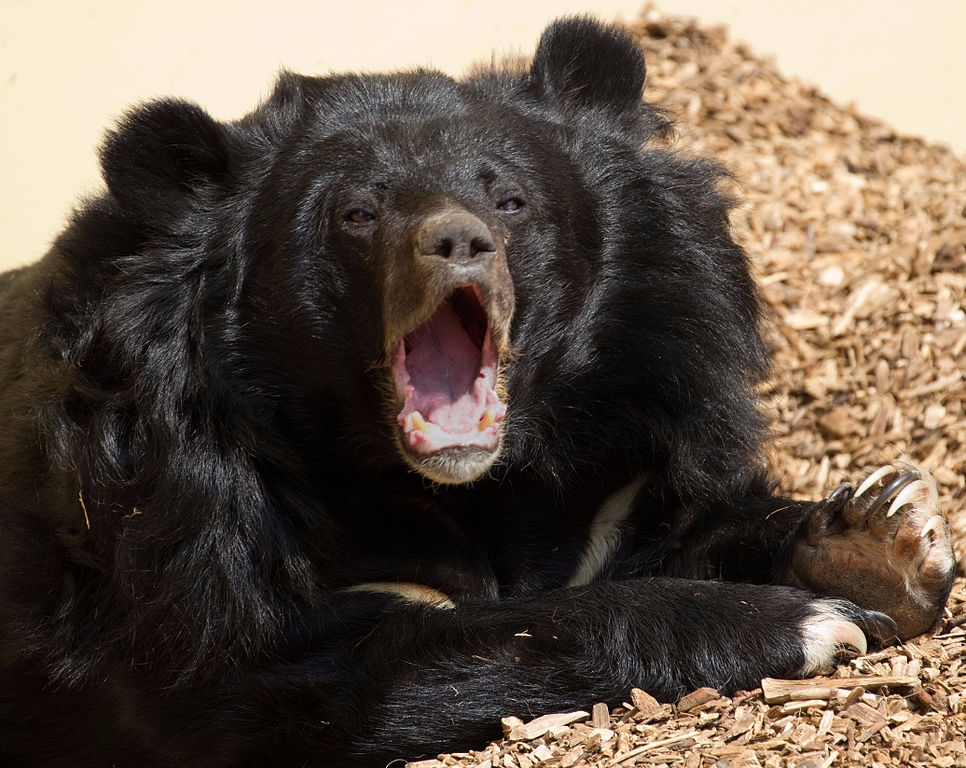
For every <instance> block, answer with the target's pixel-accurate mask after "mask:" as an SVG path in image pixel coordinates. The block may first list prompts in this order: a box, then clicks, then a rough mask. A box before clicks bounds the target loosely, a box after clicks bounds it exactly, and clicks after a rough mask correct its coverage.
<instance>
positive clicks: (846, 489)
mask: <svg viewBox="0 0 966 768" xmlns="http://www.w3.org/2000/svg"><path fill="white" fill-rule="evenodd" d="M852 495H853V494H852V483H842V485H840V486H839V487H838V488H836V489H835V490H834V491H832V492H831V493H830V494H829V495H828V496H827V497H826V499H825V501H826V503H828V504H844V503H845V502H847V501H848V500H849V499H851V498H852Z"/></svg>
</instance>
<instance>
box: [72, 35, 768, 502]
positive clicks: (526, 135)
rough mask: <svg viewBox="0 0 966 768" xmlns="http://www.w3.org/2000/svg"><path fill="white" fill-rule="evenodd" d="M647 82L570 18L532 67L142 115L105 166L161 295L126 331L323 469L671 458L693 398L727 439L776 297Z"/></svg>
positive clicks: (319, 84)
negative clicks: (227, 108)
mask: <svg viewBox="0 0 966 768" xmlns="http://www.w3.org/2000/svg"><path fill="white" fill-rule="evenodd" d="M644 75H645V68H644V61H643V58H642V55H641V52H640V49H639V47H638V45H637V44H636V43H635V42H634V41H633V40H632V39H631V38H630V37H629V36H628V35H627V34H626V33H625V32H623V31H622V30H620V29H617V28H613V27H607V26H602V25H599V24H597V23H596V22H593V21H590V20H588V19H583V18H574V19H565V20H562V21H559V22H556V23H555V24H553V25H551V26H550V27H549V28H548V29H547V30H546V32H545V33H544V35H543V37H542V39H541V41H540V43H539V45H538V48H537V51H536V54H535V56H534V59H533V60H532V62H531V63H530V64H529V66H527V67H524V68H516V67H514V66H510V65H507V66H506V67H504V68H501V67H491V68H486V69H482V70H480V71H477V72H475V73H474V74H472V75H471V76H469V77H467V78H466V79H464V80H454V79H451V78H449V77H446V76H444V75H442V74H440V73H437V72H431V71H414V72H407V73H398V74H390V75H368V74H361V75H333V76H327V77H303V76H298V75H294V74H288V73H286V74H283V75H282V76H281V77H280V79H279V81H278V83H277V85H276V88H275V90H274V92H273V94H272V95H271V96H270V97H269V98H268V99H267V100H266V101H265V102H264V103H263V104H262V105H261V106H260V107H259V108H258V109H256V110H255V111H254V112H253V113H251V114H250V115H248V116H246V117H245V118H243V119H241V120H239V121H237V122H234V123H222V122H218V121H216V120H214V119H212V118H211V117H209V116H208V115H207V114H206V113H204V112H203V111H202V110H200V109H199V108H197V107H194V106H192V105H188V104H185V103H183V102H177V101H161V102H156V103H154V104H149V105H147V106H144V107H141V108H139V109H137V110H136V111H134V112H133V113H132V114H131V115H130V116H129V117H128V118H127V120H126V121H124V122H123V123H122V124H121V126H120V127H119V128H118V129H117V131H115V132H114V133H113V134H112V135H111V136H110V137H109V139H108V142H107V143H106V145H105V148H104V150H103V154H102V163H103V166H104V172H105V178H106V181H107V184H108V188H109V191H110V195H109V196H108V198H106V199H107V201H108V203H105V204H104V205H107V206H108V207H110V208H111V211H112V213H111V216H115V215H116V213H117V211H120V212H121V214H122V216H123V218H124V221H125V222H127V226H128V227H129V229H130V231H129V233H128V236H127V239H128V240H129V241H130V243H127V242H125V244H124V245H123V246H122V247H123V248H125V249H128V251H136V252H137V255H136V257H134V256H132V257H130V258H128V257H125V259H123V261H124V266H123V267H122V269H121V270H120V272H121V273H123V274H124V275H125V276H127V277H129V278H130V284H131V286H135V285H136V286H137V287H136V290H137V291H140V292H141V295H142V298H143V299H144V300H143V301H141V302H140V303H138V302H133V301H132V302H131V303H130V306H131V307H132V310H131V312H132V315H133V314H135V312H136V317H134V316H132V318H131V322H130V323H129V324H127V325H126V326H125V327H127V328H129V329H131V328H136V329H137V330H136V331H132V333H135V334H140V335H141V336H143V337H144V339H143V341H138V339H135V338H133V337H131V336H129V337H128V338H127V339H125V340H123V341H122V342H119V343H123V344H125V345H127V346H128V347H129V348H130V349H132V350H135V349H137V350H149V349H150V348H151V341H150V338H149V337H150V336H151V334H152V333H153V334H160V335H163V336H165V337H166V338H169V339H170V338H172V337H177V338H179V339H181V340H182V342H183V354H181V355H180V356H179V355H174V354H172V352H171V345H170V343H169V345H168V348H167V350H166V351H165V355H164V356H163V358H159V362H158V364H157V365H156V366H155V368H157V371H156V372H155V376H156V378H157V379H158V380H162V381H163V380H165V377H166V376H167V378H168V380H169V381H172V382H174V381H182V384H181V385H180V386H181V390H182V394H181V395H179V397H184V392H187V391H188V390H189V389H190V388H193V391H194V392H196V393H204V396H205V397H208V398H210V399H211V401H212V402H214V401H215V399H219V400H218V401H219V402H221V406H220V407H219V408H218V413H219V416H218V418H219V419H223V420H225V421H226V423H227V422H232V423H234V424H236V426H237V428H235V429H232V430H230V432H231V434H233V435H234V436H235V437H236V439H238V440H243V441H249V442H250V444H251V448H250V449H246V450H249V451H250V452H252V453H254V452H255V451H258V452H261V454H262V455H267V454H270V453H272V452H273V451H274V453H273V454H272V455H274V456H275V457H276V458H277V459H278V461H281V462H286V461H287V462H289V463H290V464H291V461H294V459H291V457H293V456H297V457H298V460H299V461H300V462H301V466H306V465H308V466H313V467H322V466H325V467H329V468H330V469H334V470H335V471H337V468H338V467H339V466H346V467H348V466H350V465H352V464H353V463H355V464H356V465H357V466H366V467H367V468H369V469H372V468H373V467H377V468H378V467H382V468H392V467H400V466H408V467H409V468H411V469H414V470H416V471H417V472H418V473H420V474H421V475H422V476H424V477H425V478H428V479H429V480H431V481H433V482H435V483H440V484H461V483H468V482H472V481H475V480H477V479H479V478H481V477H482V476H484V475H486V474H487V473H488V471H489V470H490V468H491V467H493V466H494V464H495V463H496V462H497V461H498V460H499V459H500V458H501V456H502V458H503V464H504V465H505V466H507V465H512V466H516V467H527V466H534V467H536V468H537V471H538V472H542V473H544V474H549V475H551V476H557V475H562V474H563V473H564V472H573V468H574V467H576V466H578V465H580V464H581V462H586V463H587V465H592V464H596V465H598V466H599V465H601V464H602V463H606V462H608V461H610V460H611V459H612V458H613V457H614V456H618V457H620V458H619V460H620V461H626V464H627V466H628V467H635V466H640V465H641V462H642V461H644V460H647V461H653V460H654V456H656V455H659V454H660V455H663V456H664V457H665V458H666V457H668V456H671V454H672V453H673V451H674V449H673V448H670V447H666V446H663V444H660V443H661V441H662V440H664V439H665V438H664V437H663V436H662V434H663V433H661V432H660V430H663V429H664V428H663V427H656V426H655V424H658V423H660V424H665V423H667V420H668V419H669V418H670V419H676V418H679V417H678V416H677V415H676V414H678V413H680V423H681V425H683V426H682V427H681V428H680V429H681V431H682V432H683V430H686V429H690V427H689V426H688V424H689V422H688V420H689V419H690V420H692V421H693V422H694V431H695V432H702V433H704V434H711V433H713V434H724V433H725V432H726V431H727V429H730V428H731V427H730V425H725V426H721V425H712V426H711V427H710V428H709V427H708V422H709V421H713V420H715V419H717V418H718V417H717V415H716V414H717V413H719V412H720V409H719V408H718V407H717V406H716V405H715V398H720V399H729V400H734V399H735V397H744V396H745V394H746V393H744V392H743V390H741V391H738V392H737V395H736V394H735V393H734V392H731V391H730V390H728V387H729V386H730V384H729V383H728V382H732V383H735V382H737V383H736V386H738V388H739V390H740V389H741V387H743V386H744V379H745V378H746V376H745V374H744V373H739V374H738V375H737V376H736V375H735V374H734V371H735V370H741V371H744V370H746V369H747V368H749V367H751V368H754V367H755V366H759V367H760V366H761V365H762V362H761V361H762V360H763V359H764V354H763V352H762V350H761V345H760V339H758V337H757V335H756V330H755V328H756V325H755V323H756V316H757V315H756V313H757V304H756V303H755V299H754V290H753V288H752V287H751V284H750V281H749V278H748V275H747V266H746V263H745V260H744V255H743V254H742V253H741V251H740V249H738V248H737V247H736V246H735V245H734V243H733V241H732V240H731V238H730V235H729V234H728V223H727V213H728V208H729V201H728V200H727V199H725V198H724V197H722V196H721V195H719V194H718V193H717V192H716V191H715V189H714V180H715V179H716V178H718V177H719V176H720V175H721V174H720V170H719V169H718V168H717V167H716V166H714V165H713V164H704V165H702V164H701V163H700V162H697V161H688V162H678V161H677V160H675V159H673V154H672V153H669V152H667V151H666V150H663V149H659V150H655V151H642V147H643V146H644V145H645V144H646V143H647V142H648V140H649V139H651V138H653V137H654V136H655V135H657V134H663V133H665V132H666V131H667V130H668V123H667V121H666V120H665V118H664V117H663V115H662V113H661V112H660V111H659V110H656V109H654V108H653V107H650V106H649V105H647V104H645V103H644V102H642V99H641V94H642V90H643V86H644ZM102 207H104V206H103V205H102ZM90 215H91V216H93V215H94V214H93V213H91V214H90ZM115 228H117V227H116V226H115ZM117 239H118V238H117V237H116V236H115V240H117ZM138 275H139V277H138ZM136 277H138V279H137V280H136V279H135V278H136ZM145 277H146V279H143V278H145ZM177 279H180V280H183V281H184V282H183V284H182V286H181V287H180V288H179V289H178V290H177V291H176V292H175V291H172V290H170V289H169V290H168V293H166V294H164V293H163V292H162V291H160V289H159V288H158V286H159V285H160V283H162V282H164V281H168V282H169V283H170V282H172V281H174V280H177ZM131 290H135V288H134V287H132V289H131ZM152 290H154V291H155V293H151V291H152ZM702 292H703V293H702ZM159 296H163V300H160V299H158V297H159ZM736 312H737V313H739V314H741V315H743V317H744V318H745V322H744V323H734V324H729V325H728V327H727V328H715V329H713V330H709V328H711V326H715V325H719V326H720V322H719V321H720V319H721V317H726V316H729V315H733V314H734V313H736ZM159 337H160V336H159ZM672 350H673V351H672ZM137 354H142V352H137ZM192 360H193V361H194V362H193V363H192V362H190V361H192ZM164 366H167V367H166V368H165V367H164ZM186 366H187V367H188V368H191V369H192V370H193V371H194V374H192V375H193V376H194V380H193V381H188V380H187V377H186V374H184V373H183V371H184V370H185V367H186ZM715 366H718V368H715ZM726 369H727V370H726ZM722 382H724V383H723V384H722ZM197 397H198V398H200V397H201V395H200V394H199V395H197ZM146 399H149V398H146ZM154 399H155V400H157V399H158V396H157V394H155V395H154ZM168 399H169V400H171V399H173V398H168ZM705 402H706V403H707V408H706V410H702V408H703V406H702V405H701V404H702V403H705ZM695 403H698V405H695ZM149 407H150V406H149ZM212 408H214V406H212ZM748 411H749V413H748V419H747V420H748V423H751V421H754V418H755V417H754V414H753V411H754V408H753V407H752V406H750V405H749V406H748ZM702 419H704V421H702ZM676 429H677V427H676ZM622 433H626V434H627V435H628V439H627V440H626V443H625V444H624V445H620V446H618V445H616V444H614V442H613V440H611V439H608V438H606V437H605V436H607V435H614V434H622ZM670 439H671V437H667V440H670ZM702 439H704V438H699V439H698V440H695V439H694V438H693V436H685V437H683V438H682V444H683V445H685V446H686V449H687V450H688V451H693V450H694V446H695V445H699V444H700V443H701V440H702ZM743 439H744V435H740V436H738V438H737V439H736V442H740V441H741V440H743ZM246 444H247V443H246ZM712 450H713V449H711V448H709V450H708V453H709V455H710V453H711V452H712ZM645 453H647V454H649V455H648V456H647V457H646V459H644V458H642V455H643V454H645ZM717 453H718V454H719V455H720V453H722V452H720V451H718V452H717ZM725 453H727V452H725ZM286 457H289V458H286ZM666 460H667V461H669V462H670V461H671V459H666ZM738 460H739V459H738V458H736V461H738ZM675 461H676V460H675ZM680 463H681V464H682V465H692V466H700V465H701V462H700V460H697V459H694V458H693V457H690V456H688V457H684V458H683V459H682V460H681V462H680ZM630 471H633V470H630ZM688 471H692V470H690V469H689V470H688Z"/></svg>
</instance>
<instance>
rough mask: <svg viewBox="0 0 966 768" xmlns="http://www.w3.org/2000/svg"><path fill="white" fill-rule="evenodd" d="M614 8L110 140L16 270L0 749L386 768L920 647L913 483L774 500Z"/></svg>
mask: <svg viewBox="0 0 966 768" xmlns="http://www.w3.org/2000/svg"><path fill="white" fill-rule="evenodd" d="M643 84H644V62H643V60H642V58H641V54H640V51H639V49H638V47H637V45H636V44H635V43H634V41H633V40H632V39H631V38H630V37H628V36H627V35H626V34H625V33H624V32H622V31H620V30H619V29H615V28H611V27H605V26H600V25H598V24H596V23H594V22H592V21H589V20H586V19H568V20H563V21H560V22H558V23H556V24H554V25H552V26H550V27H549V28H548V29H547V31H546V32H545V34H544V36H543V38H542V40H541V41H540V44H539V47H538V50H537V52H536V55H535V58H534V59H533V62H532V64H531V66H530V67H529V69H528V70H526V71H514V70H512V69H508V70H501V69H499V68H494V69H492V70H488V71H482V72H479V73H477V74H475V75H473V76H470V77H468V78H467V79H464V80H460V81H457V80H453V79H450V78H448V77H446V76H444V75H442V74H439V73H436V72H429V71H421V72H413V73H404V74H392V75H385V76H375V75H341V76H330V77H301V76H297V75H294V74H285V75H283V76H282V77H281V78H280V80H279V82H278V85H277V87H276V89H275V92H274V93H273V94H272V96H271V97H270V98H269V99H268V100H267V101H266V102H265V103H264V104H262V105H261V106H260V107H259V108H258V109H256V110H255V111H254V112H253V113H251V114H250V115H248V116H247V117H244V118H243V119H241V120H239V121H237V122H232V123H222V122H217V121H215V120H213V119H212V118H211V117H209V116H208V115H207V114H206V113H205V112H204V111H203V110H201V109H200V108H198V107H196V106H193V105H191V104H188V103H184V102H180V101H170V100H168V101H158V102H154V103H151V104H147V105H145V106H142V107H140V108H138V109H136V110H134V111H133V112H131V113H130V114H129V115H128V116H127V118H126V119H124V120H123V122H122V123H121V124H120V126H119V127H118V128H117V129H116V130H115V131H113V132H112V133H111V134H110V135H109V136H108V138H107V141H106V143H105V145H104V148H103V151H102V165H103V172H104V179H105V181H106V186H107V189H106V191H105V192H104V193H103V194H101V195H100V196H98V197H96V198H94V199H92V200H90V201H88V202H87V203H86V204H85V205H84V206H83V207H82V208H81V209H80V210H79V211H78V212H77V214H76V215H75V217H74V218H73V220H72V222H71V224H70V226H69V227H68V228H67V229H66V231H65V232H64V233H63V234H62V235H61V236H60V237H59V239H58V240H57V242H56V244H55V245H54V247H53V249H52V250H51V252H50V253H49V254H48V255H47V256H46V258H44V259H43V260H42V261H40V262H39V263H37V264H36V265H33V266H30V267H27V268H25V269H22V270H19V271H15V272H12V273H8V274H6V275H3V276H2V277H0V393H2V394H0V403H2V411H0V763H2V764H3V765H5V766H8V765H13V766H31V768H39V767H40V766H62V765H70V766H72V768H83V767H84V766H96V767H97V768H105V766H109V765H116V766H124V767H129V766H138V767H139V768H145V767H148V768H150V767H151V766H204V767H205V768H217V767H218V766H266V765H273V766H307V765H319V766H327V767H328V768H332V767H333V766H383V765H386V764H387V763H388V762H390V761H391V760H394V759H397V758H414V757H418V756H420V755H433V754H435V753H437V752H440V751H445V750H451V749H454V748H465V747H468V746H473V745H478V744H481V743H482V742H484V741H485V740H487V739H489V738H491V737H494V736H496V735H498V734H499V718H500V716H501V715H507V714H513V713H518V714H520V715H523V716H532V715H537V714H541V713H545V712H549V711H553V710H562V709H571V708H575V707H586V706H589V705H591V704H593V703H594V702H596V701H609V702H620V701H621V700H622V699H624V698H626V695H627V691H628V689H629V688H630V687H631V686H638V687H641V688H644V689H646V690H648V691H649V692H650V693H652V694H653V695H654V696H657V697H659V698H662V699H674V698H675V697H677V696H680V695H681V694H683V693H685V692H687V691H689V690H691V689H693V688H695V687H697V686H702V685H709V686H715V687H718V688H720V689H722V690H723V691H726V692H727V691H733V690H735V689H739V688H751V687H755V686H756V685H757V684H758V681H759V679H760V678H761V677H762V676H766V675H770V676H795V675H802V674H811V673H814V672H816V671H818V670H821V669H823V668H825V667H827V666H828V665H829V664H830V663H831V662H832V661H833V659H834V658H835V656H836V653H837V651H838V650H839V649H840V648H841V647H842V646H848V647H852V648H855V649H858V650H862V649H865V648H866V643H867V639H866V638H867V636H869V637H871V638H873V639H874V640H875V641H878V642H886V641H888V640H889V639H890V638H892V637H894V636H896V635H898V636H899V637H901V638H907V637H910V636H912V635H915V634H918V633H920V632H924V631H926V630H929V629H930V628H931V627H933V626H934V625H935V624H936V623H937V622H938V621H939V618H940V615H941V611H942V608H943V605H944V602H945V598H946V596H947V593H948V591H949V589H950V584H951V580H952V573H953V554H952V550H951V547H950V543H949V537H948V533H947V527H946V524H945V521H944V519H943V517H942V516H941V514H940V513H939V511H938V505H937V497H936V493H935V488H934V486H933V485H932V483H931V481H930V480H929V479H928V477H925V476H923V475H921V474H920V473H919V472H917V471H916V470H913V469H899V470H893V469H892V468H887V469H885V470H883V471H882V472H879V473H876V474H874V475H873V476H872V477H870V478H868V479H867V480H865V481H864V482H862V483H861V484H860V485H859V486H858V487H856V488H852V487H851V486H843V487H842V488H840V489H838V490H837V491H836V492H835V493H833V494H832V495H831V496H830V497H829V498H827V499H825V500H823V501H819V502H806V501H793V500H789V499H784V498H778V497H776V496H775V495H774V493H773V491H772V484H771V483H770V481H769V479H768V477H767V472H766V467H765V463H764V460H763V448H762V446H763V441H764V439H765V434H766V425H765V423H764V421H763V418H762V415H761V413H760V411H759V406H758V403H757V400H756V395H755V385H756V383H757V382H759V381H760V380H761V378H762V377H763V376H764V375H765V374H766V370H767V366H768V356H767V353H766V347H765V344H764V343H763V341H762V337H761V335H760V331H759V316H760V307H759V300H758V296H757V294H756V289H755V286H754V284H753V281H752V278H751V277H750V274H749V269H748V264H747V262H746V257H745V254H744V253H743V252H742V250H741V249H740V248H739V247H738V246H737V245H736V244H735V241H734V240H733V239H732V236H731V234H730V231H729V221H728V216H729V207H730V205H731V200H730V199H729V198H728V197H727V196H726V195H725V194H723V193H722V192H721V191H720V189H719V185H718V182H719V181H720V179H721V177H722V171H721V169H720V168H719V167H718V166H716V165H715V164H714V163H712V162H708V161H703V160H695V159H688V158H685V157H682V156H681V155H679V154H676V153H674V152H672V151H669V150H667V149H666V148H665V147H664V145H662V143H661V142H660V141H659V139H660V138H661V136H662V134H664V133H665V132H666V131H667V128H668V125H667V122H666V120H665V117H664V116H663V115H662V113H661V112H660V111H659V110H658V109H656V108H654V107H652V106H649V105H647V104H646V103H642V100H641V91H642V87H643Z"/></svg>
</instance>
